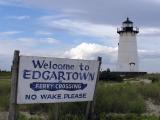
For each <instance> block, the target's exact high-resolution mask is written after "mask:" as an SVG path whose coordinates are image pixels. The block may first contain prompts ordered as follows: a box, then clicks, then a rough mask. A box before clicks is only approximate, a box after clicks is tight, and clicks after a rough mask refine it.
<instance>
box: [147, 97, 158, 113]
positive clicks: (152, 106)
mask: <svg viewBox="0 0 160 120" xmlns="http://www.w3.org/2000/svg"><path fill="white" fill-rule="evenodd" d="M146 104H147V111H148V112H147V114H148V115H155V116H160V105H155V104H153V102H152V100H150V99H149V100H147V101H146Z"/></svg>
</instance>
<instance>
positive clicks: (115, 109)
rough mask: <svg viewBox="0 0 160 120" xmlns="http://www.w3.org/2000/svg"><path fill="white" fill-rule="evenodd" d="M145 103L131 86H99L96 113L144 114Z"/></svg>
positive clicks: (102, 84)
mask: <svg viewBox="0 0 160 120" xmlns="http://www.w3.org/2000/svg"><path fill="white" fill-rule="evenodd" d="M145 110H146V108H145V101H144V99H143V97H142V96H141V95H140V94H139V93H138V92H137V89H136V87H135V86H132V85H130V84H117V85H107V84H104V83H101V84H99V85H98V92H97V98H96V111H97V112H98V113H101V112H105V113H110V112H112V113H137V114H140V113H144V112H145Z"/></svg>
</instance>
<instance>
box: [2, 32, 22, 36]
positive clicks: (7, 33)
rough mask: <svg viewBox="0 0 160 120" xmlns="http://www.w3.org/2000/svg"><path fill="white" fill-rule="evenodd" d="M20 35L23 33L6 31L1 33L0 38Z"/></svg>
mask: <svg viewBox="0 0 160 120" xmlns="http://www.w3.org/2000/svg"><path fill="white" fill-rule="evenodd" d="M19 33H21V31H6V32H0V36H8V35H15V34H19Z"/></svg>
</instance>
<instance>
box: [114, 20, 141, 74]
mask: <svg viewBox="0 0 160 120" xmlns="http://www.w3.org/2000/svg"><path fill="white" fill-rule="evenodd" d="M117 33H118V34H119V43H118V63H117V71H121V72H138V55H137V40H136V35H137V33H139V30H138V28H136V27H134V26H133V22H132V21H130V20H129V18H127V20H126V21H124V22H123V23H122V27H121V28H118V29H117Z"/></svg>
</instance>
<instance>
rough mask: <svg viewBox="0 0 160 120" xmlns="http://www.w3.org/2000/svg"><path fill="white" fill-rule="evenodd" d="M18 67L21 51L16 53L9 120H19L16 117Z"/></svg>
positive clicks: (13, 65)
mask: <svg viewBox="0 0 160 120" xmlns="http://www.w3.org/2000/svg"><path fill="white" fill-rule="evenodd" d="M18 66H19V51H17V50H15V51H14V57H13V64H12V68H11V70H12V76H11V95H10V104H9V115H8V120H17V119H16V117H17V115H16V111H17V109H16V101H17V84H18Z"/></svg>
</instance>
